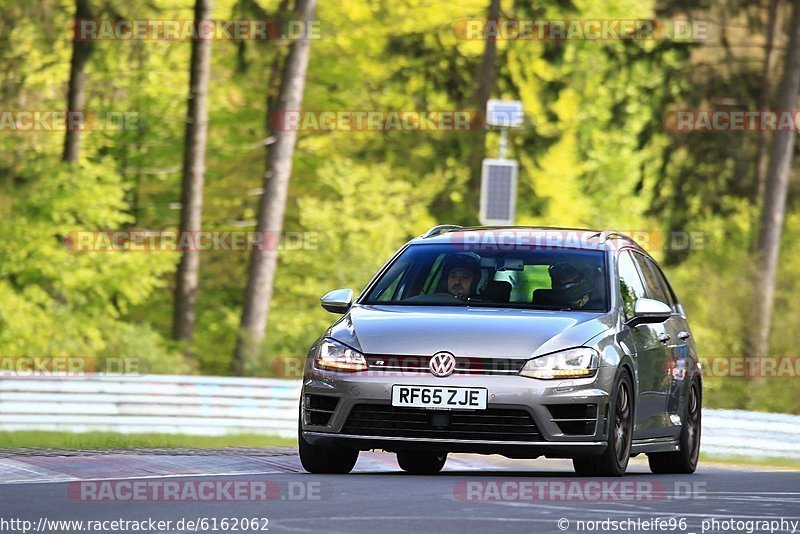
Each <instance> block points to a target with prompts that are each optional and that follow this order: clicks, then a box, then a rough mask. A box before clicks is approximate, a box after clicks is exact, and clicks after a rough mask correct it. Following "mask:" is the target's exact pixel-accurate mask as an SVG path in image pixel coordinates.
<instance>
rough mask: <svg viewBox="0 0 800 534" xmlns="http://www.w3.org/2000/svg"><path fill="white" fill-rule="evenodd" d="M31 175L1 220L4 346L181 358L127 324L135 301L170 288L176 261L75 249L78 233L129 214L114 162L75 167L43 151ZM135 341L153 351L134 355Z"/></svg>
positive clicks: (115, 223) (0, 331)
mask: <svg viewBox="0 0 800 534" xmlns="http://www.w3.org/2000/svg"><path fill="white" fill-rule="evenodd" d="M27 173H28V175H27V176H25V180H24V185H23V186H21V187H19V188H18V189H16V190H15V191H14V193H15V194H14V198H15V199H16V200H15V202H13V203H12V204H11V206H10V208H9V210H8V211H9V213H8V215H7V216H6V217H3V219H2V220H0V257H2V258H3V261H2V263H1V264H0V302H2V303H3V304H2V308H0V347H3V353H4V354H8V355H25V356H29V355H44V356H53V355H70V356H86V357H101V356H104V355H111V356H115V357H118V356H123V355H124V356H128V355H129V356H136V357H147V358H155V359H159V360H163V361H164V362H167V361H169V358H170V357H172V358H173V360H175V356H174V355H171V354H170V353H169V351H168V350H167V349H166V348H165V346H164V343H163V342H162V341H161V340H160V338H159V337H158V336H156V335H155V334H154V333H153V332H149V333H148V332H147V330H146V329H145V328H144V327H138V328H139V330H140V331H139V332H138V334H137V333H135V332H133V331H132V328H134V327H132V326H131V325H128V324H126V322H125V316H126V314H127V312H128V310H129V309H130V308H131V307H132V306H137V305H140V304H142V303H144V302H145V301H147V299H148V298H149V297H150V295H151V294H152V293H153V292H155V291H157V290H160V289H162V288H163V287H164V285H165V284H164V276H165V275H167V274H168V273H170V272H171V271H172V270H173V267H174V265H173V259H172V258H169V257H166V256H158V255H152V254H148V253H143V252H113V251H111V252H103V251H90V252H82V251H79V250H75V246H76V242H75V241H74V238H75V236H77V235H78V234H76V233H75V232H84V233H87V232H92V231H97V230H102V231H106V230H114V229H118V228H119V227H120V226H121V225H123V224H125V223H128V222H130V220H131V218H130V215H128V214H127V213H126V209H127V206H126V204H125V202H124V200H123V197H124V185H123V183H122V180H121V177H120V176H119V175H118V174H117V173H116V171H115V170H114V163H113V161H110V160H104V161H100V162H98V163H89V162H82V163H80V164H78V165H74V166H68V165H64V164H62V163H58V162H54V161H52V160H48V159H46V158H41V159H39V160H37V161H32V162H30V163H29V165H28V166H27ZM90 235H92V234H90ZM71 238H72V239H73V240H72V241H70V239H71ZM141 334H144V336H143V337H141V338H140V335H141ZM126 340H127V341H128V342H130V343H131V345H130V346H126ZM146 340H149V342H146V343H145V341H146ZM137 343H145V348H146V349H147V350H148V353H147V354H135V352H136V351H135V350H134V347H135V346H136V344H137ZM109 350H111V352H109Z"/></svg>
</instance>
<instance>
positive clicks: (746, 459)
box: [700, 452, 800, 470]
mask: <svg viewBox="0 0 800 534" xmlns="http://www.w3.org/2000/svg"><path fill="white" fill-rule="evenodd" d="M704 462H708V463H719V464H740V465H755V466H763V467H785V468H789V469H796V470H800V460H793V459H791V458H753V457H752V456H718V455H710V454H703V453H702V452H701V453H700V464H701V465H702V464H703V463H704Z"/></svg>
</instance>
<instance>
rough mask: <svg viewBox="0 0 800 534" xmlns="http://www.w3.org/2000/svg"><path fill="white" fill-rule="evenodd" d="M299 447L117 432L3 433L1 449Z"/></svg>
mask: <svg viewBox="0 0 800 534" xmlns="http://www.w3.org/2000/svg"><path fill="white" fill-rule="evenodd" d="M270 446H286V447H294V446H297V440H294V439H287V438H279V437H274V436H262V435H259V434H232V435H229V436H185V435H178V434H116V433H113V432H81V433H77V432H76V433H68V432H45V431H19V432H0V449H11V448H19V447H35V448H44V449H116V448H126V449H129V448H140V447H148V448H177V447H182V448H217V447H270Z"/></svg>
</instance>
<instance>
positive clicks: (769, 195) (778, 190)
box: [750, 0, 800, 356]
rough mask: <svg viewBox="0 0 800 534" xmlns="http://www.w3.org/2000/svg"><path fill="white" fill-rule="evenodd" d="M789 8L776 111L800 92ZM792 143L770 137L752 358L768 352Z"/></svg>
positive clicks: (791, 135)
mask: <svg viewBox="0 0 800 534" xmlns="http://www.w3.org/2000/svg"><path fill="white" fill-rule="evenodd" d="M792 5H793V13H792V23H791V26H790V28H789V45H788V47H787V48H786V59H785V63H784V71H783V79H782V80H781V85H780V90H779V92H778V98H777V108H778V109H779V110H784V111H786V110H793V109H796V108H797V94H798V92H800V0H794V1H793V2H792ZM794 144H795V132H794V130H791V129H790V130H789V131H776V132H775V133H774V134H773V142H772V155H771V159H770V163H769V170H768V171H767V179H766V184H765V191H764V207H763V210H762V213H761V227H760V232H759V239H758V249H757V255H756V257H757V261H758V271H757V274H756V284H755V317H754V321H753V327H754V337H753V339H752V349H753V350H752V352H751V354H750V355H751V356H766V355H767V354H768V350H769V333H770V327H771V322H772V306H773V302H774V300H775V279H776V276H777V272H778V258H779V256H780V244H781V231H782V227H783V219H784V213H785V210H786V193H787V189H788V186H789V169H790V166H791V163H792V155H793V153H794Z"/></svg>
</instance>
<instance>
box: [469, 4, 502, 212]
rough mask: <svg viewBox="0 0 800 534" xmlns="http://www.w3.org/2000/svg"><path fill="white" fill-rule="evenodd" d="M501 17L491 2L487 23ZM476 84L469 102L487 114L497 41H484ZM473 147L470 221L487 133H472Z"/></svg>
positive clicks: (477, 200) (477, 208)
mask: <svg viewBox="0 0 800 534" xmlns="http://www.w3.org/2000/svg"><path fill="white" fill-rule="evenodd" d="M499 18H500V0H490V2H489V17H488V20H490V21H497V20H498V19H499ZM476 80H477V82H478V85H477V87H476V88H475V93H474V94H473V97H472V101H473V103H474V105H475V108H476V111H477V112H478V113H479V114H481V116H482V115H483V114H485V113H486V102H487V101H488V100H489V98H490V97H491V96H492V93H493V92H494V90H495V87H496V85H497V40H496V39H495V38H494V37H487V38H486V46H485V48H484V49H483V58H482V59H481V64H480V67H479V69H478V72H477V73H476ZM472 135H473V136H474V137H473V141H472V148H471V150H470V154H469V162H468V165H469V173H470V178H469V188H468V189H469V190H468V191H467V194H466V195H465V196H466V198H467V199H468V206H469V207H470V208H471V209H472V210H473V211H472V217H471V218H472V219H474V220H475V221H476V222H477V220H478V212H479V211H480V195H481V167H482V164H483V159H484V158H485V157H486V134H485V132H474V133H472Z"/></svg>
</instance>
